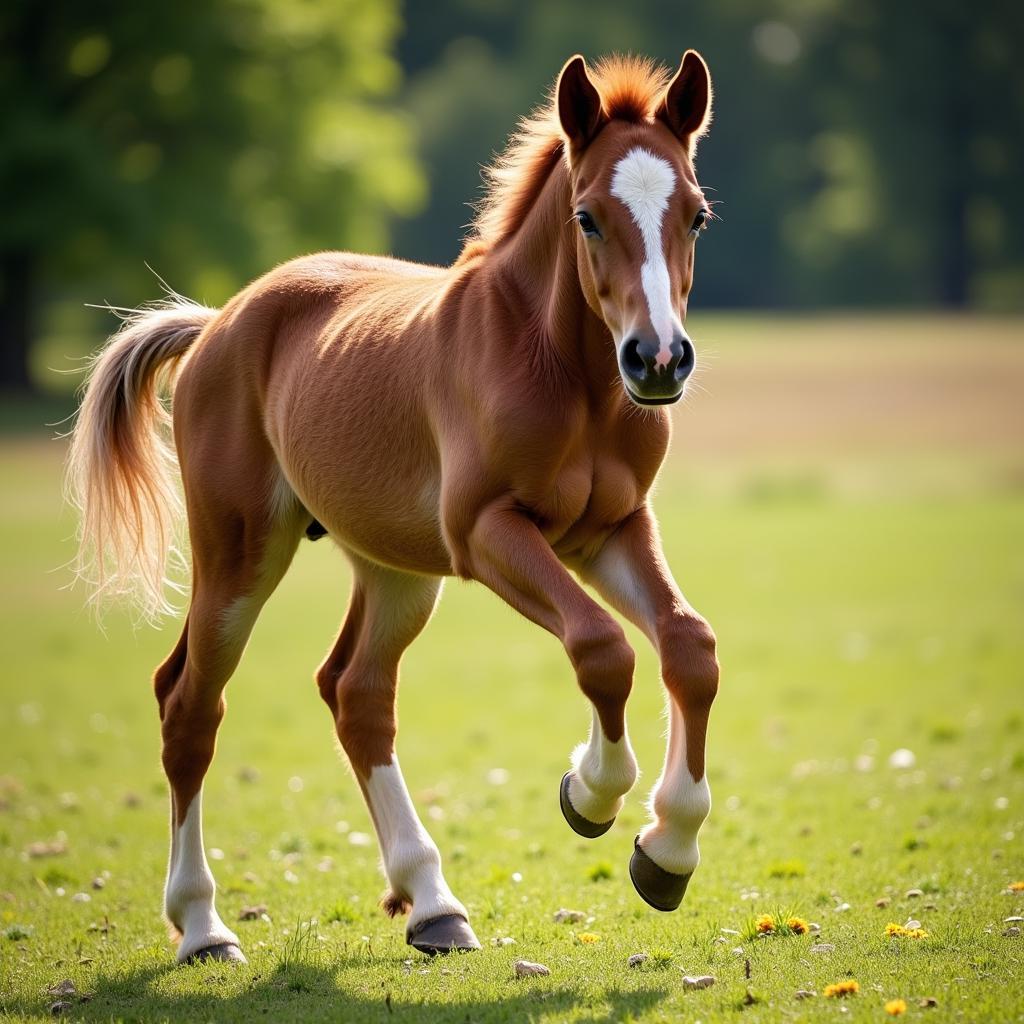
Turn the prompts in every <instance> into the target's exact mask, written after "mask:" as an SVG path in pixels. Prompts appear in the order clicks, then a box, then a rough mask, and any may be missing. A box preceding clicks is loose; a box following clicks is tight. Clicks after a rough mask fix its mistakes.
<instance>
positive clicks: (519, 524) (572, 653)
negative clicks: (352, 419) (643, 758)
mask: <svg viewBox="0 0 1024 1024" xmlns="http://www.w3.org/2000/svg"><path fill="white" fill-rule="evenodd" d="M467 554H468V565H460V566H459V568H460V570H461V571H462V572H463V573H464V574H466V575H470V576H472V577H474V578H475V579H477V580H479V581H480V582H481V583H484V584H486V585H487V586H488V587H490V588H491V589H492V590H493V591H495V592H496V593H497V594H498V596H499V597H501V598H503V599H504V600H505V601H506V602H508V604H510V605H511V606H512V607H513V608H515V609H516V610H517V611H518V612H521V613H522V614H523V615H525V616H526V617H527V618H528V619H531V620H532V621H533V622H536V623H537V624H538V625H540V626H543V627H544V628H545V629H547V630H548V631H550V632H551V633H554V634H555V636H557V637H558V638H559V639H560V640H561V641H562V643H563V645H564V646H565V649H566V652H567V653H568V655H569V659H570V661H571V662H572V664H573V667H574V668H575V670H576V677H577V681H578V682H579V686H580V689H581V690H582V691H583V693H584V694H585V695H586V696H587V697H588V698H589V699H590V702H591V704H592V705H593V721H592V724H591V728H590V737H589V739H588V741H587V742H586V743H585V744H582V745H581V746H579V747H577V748H576V750H575V752H574V753H573V756H572V766H573V767H572V770H571V771H569V772H567V773H566V774H565V776H564V777H563V779H562V785H561V791H560V799H561V806H562V813H563V814H564V815H565V819H566V821H567V822H568V823H569V825H570V826H571V827H572V828H573V830H574V831H576V832H578V833H579V834H580V835H582V836H585V837H586V838H588V839H589V838H594V837H595V836H599V835H601V834H602V833H604V832H607V831H608V829H609V828H611V826H612V823H613V821H614V820H615V816H616V814H618V812H619V809H620V808H621V807H622V798H623V796H624V795H625V794H626V793H628V792H629V790H630V789H631V788H632V786H633V783H634V782H635V781H636V773H637V768H636V758H635V757H634V756H633V750H632V748H631V747H630V743H629V736H628V735H627V733H626V699H627V698H628V696H629V691H630V689H631V688H632V685H633V664H634V660H635V658H634V654H633V650H632V648H631V647H630V646H629V644H628V643H627V642H626V636H625V633H623V631H622V627H621V626H620V625H619V624H618V623H617V622H616V621H615V620H614V619H613V618H612V617H611V616H610V615H609V614H608V613H607V612H606V611H605V610H604V609H603V608H602V607H601V606H600V605H599V604H597V602H596V601H594V600H592V599H591V598H590V597H588V596H587V594H586V593H585V592H584V590H583V588H582V587H580V585H579V584H578V583H577V582H576V581H575V580H574V579H573V578H572V576H571V575H570V574H569V572H568V571H567V570H566V568H565V566H563V565H562V563H561V562H560V561H559V560H558V557H557V556H556V555H555V553H554V551H552V549H551V546H550V545H549V544H548V542H547V541H546V540H545V539H544V536H543V534H541V532H540V531H539V530H538V529H537V527H536V525H535V524H534V523H533V522H532V521H531V520H529V519H528V518H527V517H526V516H524V515H523V514H522V513H521V512H519V511H518V510H516V509H514V508H509V507H507V506H504V505H494V506H490V507H488V508H487V509H485V510H484V512H483V513H482V514H481V515H480V516H478V518H477V521H476V523H475V525H474V527H473V530H472V531H471V534H470V538H469V544H468V552H467Z"/></svg>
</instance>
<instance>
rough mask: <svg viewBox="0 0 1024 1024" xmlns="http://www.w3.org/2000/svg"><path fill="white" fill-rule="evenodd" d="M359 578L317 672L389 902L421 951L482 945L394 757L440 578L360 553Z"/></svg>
mask: <svg viewBox="0 0 1024 1024" xmlns="http://www.w3.org/2000/svg"><path fill="white" fill-rule="evenodd" d="M352 561H353V567H354V569H355V585H354V588H353V593H352V601H351V604H350V606H349V613H348V618H347V619H346V621H345V625H344V627H343V629H342V631H341V635H340V636H339V637H338V640H337V642H336V644H335V646H334V649H333V650H332V651H331V653H330V655H328V657H327V660H326V661H325V662H324V663H323V665H322V666H321V667H320V670H319V671H318V673H317V683H318V684H319V687H320V693H321V695H322V696H323V698H324V700H325V701H326V702H327V704H328V706H329V707H330V708H331V711H332V712H333V713H334V718H335V722H336V725H337V730H338V738H339V739H340V740H341V745H342V747H343V748H344V750H345V753H346V754H347V755H348V758H349V761H350V762H351V764H352V768H353V770H354V771H355V774H356V779H357V780H358V781H359V785H360V788H361V789H362V791H363V795H364V796H365V798H366V802H367V805H368V806H369V809H370V815H371V817H372V818H373V824H374V827H375V828H376V831H377V838H378V840H379V842H380V849H381V855H382V857H383V860H384V869H385V871H386V873H387V877H388V883H389V885H390V889H389V891H388V893H387V894H386V896H385V898H384V903H383V905H384V909H385V910H386V911H387V912H388V913H389V914H391V915H392V916H394V915H395V914H398V913H401V912H403V911H406V910H408V911H410V914H409V923H408V927H407V929H406V940H407V941H408V943H409V944H410V945H411V946H414V947H415V948H416V949H419V950H420V951H421V952H424V953H428V954H434V953H447V952H451V951H452V950H471V949H479V948H480V943H479V942H478V941H477V938H476V936H475V935H474V934H473V930H472V928H470V926H469V921H468V915H467V913H466V908H465V907H464V906H463V905H462V904H461V903H460V902H459V901H458V900H457V899H456V898H455V897H454V896H453V895H452V891H451V889H449V888H448V883H447V882H446V881H445V879H444V875H443V874H442V872H441V855H440V853H439V852H438V849H437V846H436V845H435V844H434V841H433V840H432V839H431V838H430V836H429V834H428V833H427V830H426V829H425V828H424V827H423V824H422V823H421V822H420V820H419V818H418V817H417V815H416V811H415V809H414V808H413V804H412V800H411V799H410V797H409V791H408V789H407V788H406V785H405V780H404V779H403V778H402V772H401V769H400V768H399V767H398V759H397V757H396V756H395V747H394V742H395V734H396V731H397V724H396V719H395V691H396V687H397V684H398V662H399V659H400V658H401V656H402V653H403V651H404V650H405V649H406V647H408V646H409V644H410V643H412V641H413V640H414V639H415V638H416V636H417V635H418V634H419V632H420V630H422V629H423V627H424V626H425V625H426V624H427V621H428V620H429V619H430V616H431V614H432V613H433V611H434V605H435V603H436V601H437V595H438V592H439V590H440V583H439V581H438V580H437V579H435V578H432V577H424V576H414V575H410V574H408V573H400V572H396V571H394V570H392V569H385V568H383V567H381V566H378V565H374V564H372V563H370V562H366V561H364V560H362V559H359V558H353V560H352Z"/></svg>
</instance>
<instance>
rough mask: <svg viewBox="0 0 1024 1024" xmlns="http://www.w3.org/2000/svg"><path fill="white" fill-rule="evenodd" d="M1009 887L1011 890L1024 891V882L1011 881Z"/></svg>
mask: <svg viewBox="0 0 1024 1024" xmlns="http://www.w3.org/2000/svg"><path fill="white" fill-rule="evenodd" d="M1007 888H1008V889H1009V890H1010V892H1024V882H1011V883H1010V884H1009V886H1007Z"/></svg>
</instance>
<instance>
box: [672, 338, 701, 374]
mask: <svg viewBox="0 0 1024 1024" xmlns="http://www.w3.org/2000/svg"><path fill="white" fill-rule="evenodd" d="M681 345H682V350H683V351H682V355H680V357H679V362H678V363H676V369H675V377H676V380H679V381H683V380H686V378H687V377H689V376H690V374H691V373H693V368H694V366H696V365H697V354H696V352H694V350H693V343H692V342H691V341H690V339H689V338H683V339H682V342H681Z"/></svg>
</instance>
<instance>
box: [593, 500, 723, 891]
mask: <svg viewBox="0 0 1024 1024" xmlns="http://www.w3.org/2000/svg"><path fill="white" fill-rule="evenodd" d="M582 575H583V578H584V579H585V580H587V581H588V582H589V583H592V584H593V585H594V586H595V587H596V588H597V589H598V591H599V592H600V593H601V594H602V595H603V596H604V597H605V599H606V600H607V601H608V602H609V603H610V604H612V605H613V606H614V607H616V608H617V609H618V610H619V611H621V612H622V614H623V615H625V616H626V617H627V618H629V619H630V620H632V621H633V622H634V623H636V625H637V626H639V627H640V629H642V630H643V631H644V633H646V634H647V636H648V637H649V638H650V640H651V642H652V643H653V644H654V646H655V648H656V650H657V651H658V654H659V656H660V658H661V673H662V679H663V680H664V683H665V688H666V690H667V691H668V696H669V708H668V713H669V730H668V749H667V752H666V755H665V767H664V769H663V770H662V773H661V777H660V778H659V779H658V781H657V783H656V784H655V786H654V790H653V792H652V794H651V802H650V807H651V811H652V813H653V817H654V820H653V821H652V822H651V824H649V825H648V826H647V827H646V828H644V829H643V830H642V831H641V833H640V835H639V836H637V840H636V847H635V849H634V852H633V859H632V860H631V861H630V876H631V877H632V879H633V884H634V885H635V886H636V889H637V892H639V893H640V895H641V896H642V897H643V898H644V899H645V900H646V901H647V902H648V903H649V904H650V905H651V906H652V907H654V908H655V909H657V910H675V909H676V907H678V906H679V904H680V903H681V902H682V899H683V895H684V893H685V892H686V886H687V884H688V883H689V881H690V876H691V875H692V874H693V872H694V870H695V869H696V867H697V865H698V863H699V862H700V852H699V850H698V848H697V832H698V830H699V829H700V826H701V825H702V824H703V822H704V819H705V818H706V817H707V816H708V814H709V812H710V810H711V791H710V789H709V788H708V782H707V777H706V775H705V772H704V745H705V737H706V734H707V724H708V714H709V712H710V710H711V704H712V701H713V700H714V699H715V694H716V693H717V691H718V660H717V658H716V656H715V636H714V633H712V631H711V628H710V627H709V626H708V624H707V622H705V621H704V619H702V618H701V617H700V616H699V615H698V614H697V613H696V612H695V611H694V610H693V608H691V607H690V605H689V604H688V603H687V602H686V599H685V598H684V597H683V595H682V593H680V590H679V588H678V586H677V585H676V583H675V580H674V579H673V578H672V572H671V570H670V569H669V567H668V565H667V564H666V562H665V555H664V553H663V551H662V548H661V540H660V538H659V536H658V527H657V523H656V522H655V519H654V515H653V513H652V512H651V510H650V509H649V508H648V507H646V506H645V507H644V508H641V509H640V510H638V511H637V512H636V513H634V514H633V515H632V516H631V517H630V518H629V519H628V520H627V521H626V522H625V523H624V524H623V525H622V527H621V528H620V529H619V530H618V531H617V532H616V533H615V534H613V536H612V537H611V538H610V539H609V540H608V541H607V543H606V544H605V545H604V547H603V548H602V549H601V551H600V553H599V554H598V555H597V556H596V557H595V558H594V559H593V560H592V561H591V562H590V563H589V564H588V565H587V566H585V567H584V569H583V572H582Z"/></svg>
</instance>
